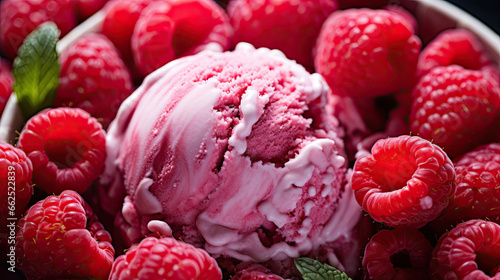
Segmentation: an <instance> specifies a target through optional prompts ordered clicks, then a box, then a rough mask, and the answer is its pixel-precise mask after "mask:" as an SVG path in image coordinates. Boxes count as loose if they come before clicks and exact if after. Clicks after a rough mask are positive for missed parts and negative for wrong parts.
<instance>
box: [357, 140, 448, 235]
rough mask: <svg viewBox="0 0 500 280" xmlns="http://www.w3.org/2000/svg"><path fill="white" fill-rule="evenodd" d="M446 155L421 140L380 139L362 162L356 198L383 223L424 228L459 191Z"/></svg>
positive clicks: (359, 161) (360, 161)
mask: <svg viewBox="0 0 500 280" xmlns="http://www.w3.org/2000/svg"><path fill="white" fill-rule="evenodd" d="M454 179H455V170H454V168H453V163H452V162H451V160H450V159H449V158H448V156H447V155H446V153H445V152H444V151H443V150H441V148H439V147H438V146H436V145H434V144H432V143H431V142H429V141H427V140H425V139H422V138H420V137H418V136H405V135H403V136H399V137H395V138H387V139H383V140H379V141H377V142H376V143H375V145H373V148H372V154H371V155H367V156H364V157H362V158H359V159H358V160H357V161H356V163H355V165H354V172H353V175H352V179H351V184H352V189H353V190H354V193H355V195H356V200H357V201H358V203H359V205H361V206H362V207H363V210H365V211H367V212H368V214H370V216H371V217H372V218H373V219H375V220H376V221H379V222H384V223H386V224H387V225H389V226H392V227H412V228H419V227H422V226H424V225H425V224H426V223H427V222H429V221H431V220H433V219H435V218H436V217H437V216H438V215H439V214H440V213H441V211H442V210H443V208H445V207H446V206H447V205H448V201H449V198H450V197H451V195H452V194H453V191H454V190H455V182H454Z"/></svg>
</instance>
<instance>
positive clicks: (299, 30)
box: [227, 0, 338, 70]
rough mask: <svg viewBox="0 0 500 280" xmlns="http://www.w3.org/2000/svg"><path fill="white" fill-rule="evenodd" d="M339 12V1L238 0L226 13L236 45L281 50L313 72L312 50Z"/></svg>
mask: <svg viewBox="0 0 500 280" xmlns="http://www.w3.org/2000/svg"><path fill="white" fill-rule="evenodd" d="M337 9H338V4H337V0H313V1H272V0H265V1H254V0H236V1H231V2H230V3H229V6H228V9H227V11H228V14H229V17H230V18H231V24H232V25H233V27H234V29H235V34H234V35H235V42H248V43H251V44H252V45H254V46H255V47H257V48H259V47H267V48H271V49H279V50H281V51H282V52H283V53H285V55H286V56H287V57H288V58H290V59H293V60H296V61H297V62H298V63H300V64H302V65H304V66H305V67H306V68H308V69H309V70H312V69H313V64H314V63H313V59H312V54H311V50H312V48H313V46H314V44H315V42H316V38H317V37H318V34H319V30H320V29H321V25H322V24H323V22H324V21H325V20H326V18H327V17H328V15H330V14H331V13H332V12H334V11H335V10H337ZM291 22H293V27H292V26H291V25H290V23H291Z"/></svg>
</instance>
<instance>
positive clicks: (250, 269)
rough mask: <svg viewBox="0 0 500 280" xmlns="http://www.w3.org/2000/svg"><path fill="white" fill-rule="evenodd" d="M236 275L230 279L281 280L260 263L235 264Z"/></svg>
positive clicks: (281, 279)
mask: <svg viewBox="0 0 500 280" xmlns="http://www.w3.org/2000/svg"><path fill="white" fill-rule="evenodd" d="M235 270H236V271H237V272H236V275H234V276H232V277H231V280H283V278H282V277H280V276H278V275H276V274H274V273H272V272H271V270H269V269H268V268H266V267H264V266H262V265H260V264H247V263H241V264H239V265H237V266H236V268H235Z"/></svg>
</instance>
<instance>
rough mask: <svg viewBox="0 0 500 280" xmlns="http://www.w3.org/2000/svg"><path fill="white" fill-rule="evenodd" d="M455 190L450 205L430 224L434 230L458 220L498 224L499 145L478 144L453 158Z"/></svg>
mask: <svg viewBox="0 0 500 280" xmlns="http://www.w3.org/2000/svg"><path fill="white" fill-rule="evenodd" d="M454 165H455V172H456V177H455V182H456V185H457V187H456V190H455V193H454V195H453V197H452V199H451V200H450V204H449V205H448V207H447V208H446V209H445V210H444V211H443V213H442V214H441V216H440V217H439V218H438V219H436V220H435V221H433V222H432V223H431V225H432V226H433V228H435V229H436V230H437V231H438V232H442V231H444V230H445V229H449V228H451V226H455V225H456V224H457V223H458V222H460V221H466V220H470V219H488V220H490V221H493V222H496V223H500V188H498V186H500V144H499V143H491V144H487V145H483V146H479V147H477V148H476V149H474V150H472V151H470V152H468V153H466V154H464V155H463V156H461V157H460V158H457V159H456V160H454Z"/></svg>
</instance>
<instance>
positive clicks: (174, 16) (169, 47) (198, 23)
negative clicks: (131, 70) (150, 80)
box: [131, 0, 233, 76]
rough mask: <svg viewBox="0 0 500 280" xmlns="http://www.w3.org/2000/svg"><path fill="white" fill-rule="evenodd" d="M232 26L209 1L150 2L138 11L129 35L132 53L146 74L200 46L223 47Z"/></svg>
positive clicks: (198, 50)
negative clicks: (130, 36)
mask: <svg viewBox="0 0 500 280" xmlns="http://www.w3.org/2000/svg"><path fill="white" fill-rule="evenodd" d="M232 32H233V31H232V27H231V25H230V24H229V19H228V17H227V15H226V14H225V12H224V10H223V9H222V8H221V7H219V6H218V5H217V4H215V2H213V1H212V0H183V1H172V0H169V1H156V2H152V3H151V4H150V5H149V6H148V7H146V9H144V11H143V12H142V13H141V15H140V17H139V20H138V21H137V23H136V25H135V29H134V33H133V35H132V39H131V42H132V55H133V57H134V61H135V64H136V66H137V68H138V70H139V72H140V73H141V74H142V75H143V76H146V75H148V74H149V73H151V72H153V71H154V70H156V69H158V68H160V67H161V66H163V65H164V64H166V63H167V62H169V61H171V60H174V59H176V58H179V57H181V56H186V55H192V54H195V53H198V52H200V51H202V50H204V49H214V48H215V49H220V50H223V51H225V50H227V49H228V48H229V47H230V43H231V37H232Z"/></svg>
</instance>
